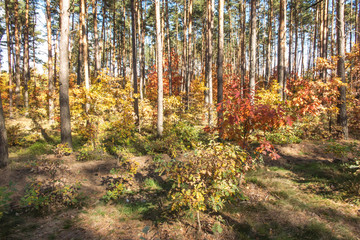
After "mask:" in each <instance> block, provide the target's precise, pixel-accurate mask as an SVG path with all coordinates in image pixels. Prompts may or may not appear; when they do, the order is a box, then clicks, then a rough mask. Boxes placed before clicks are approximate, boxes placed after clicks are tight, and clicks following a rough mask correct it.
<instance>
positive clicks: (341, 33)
mask: <svg viewBox="0 0 360 240" xmlns="http://www.w3.org/2000/svg"><path fill="white" fill-rule="evenodd" d="M344 5H345V4H344V0H337V11H336V12H337V18H336V25H337V26H336V28H337V34H336V35H337V50H338V53H337V54H338V56H339V60H338V63H337V74H338V77H340V78H341V81H342V82H343V83H344V84H345V83H346V78H345V21H344V20H345V19H344ZM338 123H339V124H340V125H341V127H342V128H343V136H344V138H345V139H348V138H349V130H348V123H347V112H346V86H345V85H342V86H340V103H339V116H338Z"/></svg>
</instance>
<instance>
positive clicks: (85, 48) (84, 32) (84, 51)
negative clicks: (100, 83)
mask: <svg viewBox="0 0 360 240" xmlns="http://www.w3.org/2000/svg"><path fill="white" fill-rule="evenodd" d="M80 4H81V7H80V9H81V11H80V19H81V21H80V22H81V25H80V28H81V31H80V33H81V35H80V37H81V38H82V41H81V42H82V48H83V49H82V64H83V68H84V82H85V89H86V91H90V76H89V75H90V74H89V61H88V56H89V53H88V42H87V27H86V25H87V23H86V22H87V17H86V2H85V0H80ZM89 109H90V103H89V98H88V97H87V98H86V104H85V112H86V113H87V112H88V111H89Z"/></svg>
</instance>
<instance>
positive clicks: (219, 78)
mask: <svg viewBox="0 0 360 240" xmlns="http://www.w3.org/2000/svg"><path fill="white" fill-rule="evenodd" d="M217 61H218V62H217V65H218V66H217V67H218V68H217V83H218V85H217V88H218V89H217V103H218V105H219V104H221V105H222V102H223V84H224V81H223V64H224V0H219V42H218V59H217ZM222 121H223V109H222V106H221V107H220V109H219V110H218V127H219V129H220V131H219V135H220V138H222V129H221V126H222Z"/></svg>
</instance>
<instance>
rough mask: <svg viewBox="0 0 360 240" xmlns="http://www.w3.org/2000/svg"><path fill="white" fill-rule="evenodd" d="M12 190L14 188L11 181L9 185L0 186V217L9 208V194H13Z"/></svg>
mask: <svg viewBox="0 0 360 240" xmlns="http://www.w3.org/2000/svg"><path fill="white" fill-rule="evenodd" d="M14 191H15V189H14V187H13V185H12V184H11V183H10V184H9V187H7V186H2V187H0V219H1V218H2V216H3V215H4V213H7V211H8V210H9V208H10V202H11V196H12V195H13V194H14Z"/></svg>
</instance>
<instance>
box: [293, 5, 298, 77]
mask: <svg viewBox="0 0 360 240" xmlns="http://www.w3.org/2000/svg"><path fill="white" fill-rule="evenodd" d="M294 24H295V49H294V67H293V72H294V78H295V79H296V78H297V71H298V64H297V63H298V42H299V40H298V38H299V15H298V2H297V1H295V2H294Z"/></svg>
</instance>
